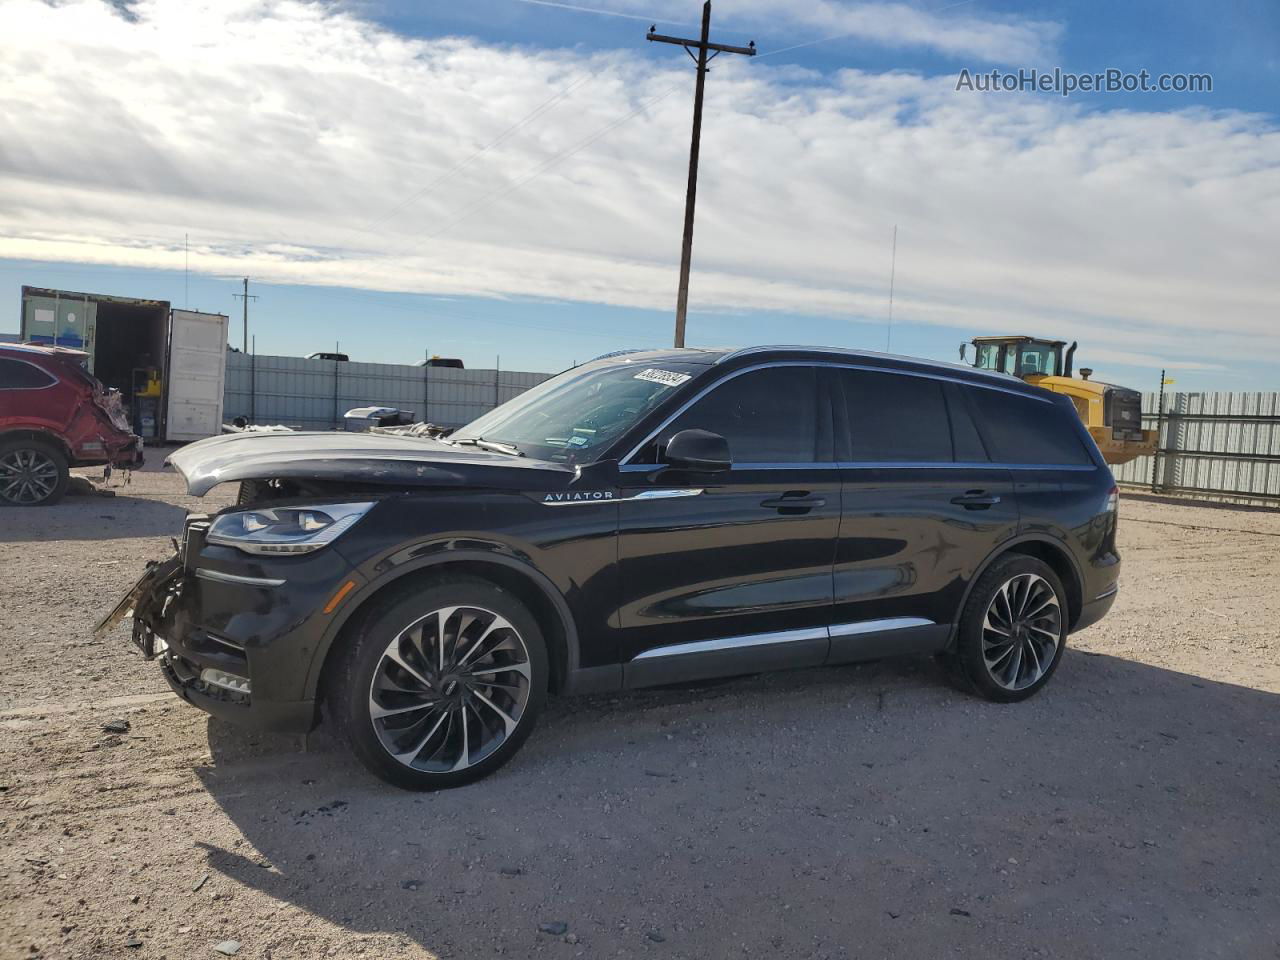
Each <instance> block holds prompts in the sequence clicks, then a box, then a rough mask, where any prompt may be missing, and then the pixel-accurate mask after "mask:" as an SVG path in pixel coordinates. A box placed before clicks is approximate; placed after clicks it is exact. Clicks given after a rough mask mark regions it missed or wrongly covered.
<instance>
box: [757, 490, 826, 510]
mask: <svg viewBox="0 0 1280 960" xmlns="http://www.w3.org/2000/svg"><path fill="white" fill-rule="evenodd" d="M826 505H827V501H826V498H825V497H809V496H805V495H804V494H802V493H801V494H785V495H783V496H781V497H770V498H769V499H768V500H761V501H760V506H762V507H767V508H769V509H771V510H777V511H778V512H779V513H808V512H809V511H810V510H812V509H813V508H814V507H825V506H826Z"/></svg>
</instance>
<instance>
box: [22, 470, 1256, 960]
mask: <svg viewBox="0 0 1280 960" xmlns="http://www.w3.org/2000/svg"><path fill="white" fill-rule="evenodd" d="M179 491H180V485H179V482H178V480H177V478H176V477H174V476H171V475H168V474H165V473H160V472H157V471H154V470H148V471H144V472H140V473H137V474H135V475H134V477H133V479H132V483H131V484H130V485H129V486H125V487H118V488H116V493H117V495H116V496H115V497H114V498H113V499H107V498H101V497H91V496H80V497H75V498H71V499H69V500H68V501H66V502H65V503H64V504H62V505H60V506H58V507H55V508H50V509H35V510H6V511H4V512H3V514H2V515H0V627H2V629H3V634H2V635H3V638H4V639H3V643H0V676H3V678H4V681H3V684H0V727H2V728H3V731H4V734H5V735H4V736H3V737H2V738H0V957H4V958H10V957H12V958H35V957H50V958H52V957H58V958H61V957H95V958H97V957H138V958H148V957H152V958H158V957H169V958H174V960H176V958H188V957H206V956H207V957H218V956H221V954H219V953H216V952H215V948H216V947H217V945H219V944H225V942H226V941H236V942H238V943H239V944H240V946H239V952H238V954H237V956H239V957H252V958H258V957H263V958H267V957H275V958H285V957H292V958H312V957H324V956H350V955H369V956H376V957H380V958H399V957H429V956H443V957H476V956H490V955H510V956H517V957H524V956H545V957H566V958H567V957H604V956H609V957H721V956H733V957H739V956H741V957H752V956H759V957H833V958H843V957H868V958H871V957H875V958H885V957H901V958H909V960H917V958H926V957H942V956H983V957H990V958H1005V957H1011V958H1021V957H1061V958H1072V960H1076V958H1085V957H1099V958H1116V957H1152V958H1160V960H1165V958H1169V957H1195V958H1213V957H1224V958H1226V957H1230V958H1238V957H1265V958H1273V960H1274V958H1276V957H1280V838H1278V836H1277V832H1278V831H1277V826H1276V816H1277V813H1278V812H1280V749H1278V748H1280V736H1278V734H1280V712H1278V709H1280V696H1278V694H1280V663H1278V659H1277V654H1278V653H1280V638H1278V636H1277V633H1278V631H1277V629H1276V623H1277V622H1278V621H1280V568H1278V567H1277V564H1276V562H1275V559H1274V558H1275V556H1276V550H1277V547H1280V514H1278V513H1276V512H1266V511H1256V510H1245V509H1228V508H1216V507H1207V506H1190V505H1180V504H1175V503H1169V502H1157V501H1152V500H1144V499H1140V498H1136V497H1126V498H1125V499H1124V501H1123V503H1122V508H1121V509H1122V520H1121V547H1122V552H1123V555H1124V560H1125V572H1124V587H1123V589H1122V590H1121V594H1120V598H1119V600H1118V602H1117V603H1116V606H1115V608H1114V610H1113V611H1112V613H1111V615H1110V617H1108V618H1107V619H1106V620H1104V621H1103V622H1102V623H1101V624H1099V625H1097V626H1095V627H1093V628H1091V629H1090V630H1088V631H1086V632H1084V633H1082V634H1078V635H1075V636H1073V637H1072V638H1071V646H1070V648H1069V649H1068V651H1067V653H1066V655H1065V660H1064V662H1063V664H1062V666H1061V668H1060V670H1059V672H1058V674H1057V675H1056V677H1055V678H1054V680H1053V682H1052V683H1051V684H1050V685H1049V687H1048V688H1047V689H1046V691H1045V692H1044V693H1043V694H1041V695H1040V696H1038V697H1036V698H1034V699H1033V700H1031V701H1029V702H1027V703H1024V704H1021V705H1014V706H997V705H994V704H988V703H985V702H981V701H978V700H975V699H971V698H968V697H965V696H963V695H961V694H959V693H956V692H953V691H952V690H951V689H950V688H949V687H947V685H946V684H945V683H944V682H943V678H942V676H941V674H940V671H939V670H938V669H937V668H936V666H935V665H934V664H933V663H932V661H929V660H907V661H901V662H884V663H880V664H872V665H864V666H857V667H845V668H833V669H819V670H809V671H804V672H797V673H788V674H780V675H774V676H767V677H755V678H747V679H742V680H736V681H733V682H730V683H726V684H721V685H718V686H707V687H702V688H683V689H675V690H661V691H649V692H642V693H637V694H634V695H627V696H620V697H597V698H590V699H581V700H561V701H555V702H553V703H552V704H551V705H550V706H549V708H548V710H547V712H546V714H545V715H544V718H543V721H542V723H541V726H540V728H539V730H538V731H537V732H536V733H535V735H534V736H533V738H532V739H531V740H530V741H529V743H527V744H526V746H525V747H524V749H523V750H522V751H521V753H520V754H519V755H518V756H517V757H516V759H515V760H513V761H512V762H511V763H510V764H509V765H508V766H507V767H506V768H504V769H503V770H502V771H500V772H499V773H498V774H497V775H495V776H494V777H491V778H490V779H488V780H486V781H483V782H481V783H479V784H476V785H474V786H471V787H468V788H465V789H462V790H455V791H452V792H447V793H442V794H435V795H425V796H422V795H413V794H408V793H403V792H399V791H396V790H393V789H391V788H388V787H385V786H383V785H381V784H379V783H378V782H376V781H374V780H373V779H372V778H370V777H369V776H368V775H366V774H365V773H364V772H363V771H362V769H361V768H359V767H357V766H356V765H355V763H354V762H353V761H352V760H350V759H348V757H347V756H346V754H345V752H344V751H343V749H342V748H341V747H340V746H339V745H338V744H336V743H333V742H331V741H330V740H329V739H328V738H327V737H326V736H325V734H324V733H323V731H322V732H320V733H317V734H314V735H312V737H310V738H309V740H308V742H306V743H303V742H302V741H301V740H300V738H286V737H273V736H267V735H260V734H252V733H247V732H242V731H239V730H236V729H234V728H230V727H228V726H226V725H224V724H221V723H218V722H216V721H212V720H209V719H208V718H206V717H205V715H204V714H202V713H200V712H198V711H196V710H194V709H191V708H189V707H187V706H185V705H183V704H181V703H180V702H179V701H177V700H176V699H175V698H173V697H172V696H171V695H169V694H168V692H167V688H166V687H165V685H164V683H163V681H162V680H161V678H160V676H159V675H158V673H157V672H156V670H155V668H154V666H153V665H150V664H146V663H144V662H143V661H142V660H141V658H140V657H139V656H138V655H137V654H136V653H134V652H133V651H132V650H131V648H130V646H129V645H128V642H127V639H126V632H125V630H124V628H118V629H117V631H116V632H115V634H114V635H113V636H111V637H109V638H107V639H106V640H104V641H102V642H101V643H95V642H93V641H92V640H91V639H89V631H90V629H91V627H92V624H93V622H94V621H95V620H96V619H97V617H98V616H99V615H100V614H102V613H103V612H104V611H105V609H106V608H108V607H109V606H110V605H111V604H112V603H114V602H115V600H116V599H117V598H118V596H119V595H120V594H122V593H123V591H124V590H125V589H126V587H127V586H128V584H129V582H130V581H131V580H132V579H133V578H134V577H135V576H136V575H137V574H138V572H139V570H140V568H141V564H142V562H143V561H144V560H145V559H147V558H148V557H154V556H160V555H162V554H163V552H164V551H165V550H166V549H167V543H168V538H169V536H171V535H172V534H173V533H174V532H175V531H176V530H177V529H178V527H179V525H180V522H181V518H182V516H183V513H184V511H185V510H188V509H191V510H197V509H198V510H209V509H210V508H211V507H212V508H216V507H218V506H221V505H222V504H224V503H226V502H227V500H226V498H225V496H224V497H223V498H222V499H219V498H218V497H217V491H215V496H214V497H211V498H207V499H205V500H203V501H197V500H193V499H191V498H188V497H185V496H183V495H181V493H180V492H179ZM115 719H123V720H127V721H128V722H129V725H130V727H129V730H128V731H127V732H126V733H124V734H112V733H107V732H104V731H103V729H102V727H103V724H104V723H106V722H108V721H111V720H115ZM540 927H541V928H542V929H540ZM226 949H228V950H229V949H231V947H230V945H227V946H226Z"/></svg>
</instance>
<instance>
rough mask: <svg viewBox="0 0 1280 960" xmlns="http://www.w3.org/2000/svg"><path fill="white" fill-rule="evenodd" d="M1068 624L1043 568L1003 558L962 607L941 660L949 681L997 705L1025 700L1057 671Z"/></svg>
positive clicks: (1053, 580) (1057, 589)
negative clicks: (952, 647) (950, 643)
mask: <svg viewBox="0 0 1280 960" xmlns="http://www.w3.org/2000/svg"><path fill="white" fill-rule="evenodd" d="M1069 621H1070V610H1069V609H1068V607H1067V596H1066V591H1065V590H1063V588H1062V582H1061V581H1060V580H1059V579H1058V575H1057V574H1056V573H1054V572H1053V570H1052V568H1050V567H1049V565H1048V564H1046V563H1044V562H1042V561H1040V560H1037V559H1036V558H1035V557H1027V556H1023V555H1021V554H1008V555H1006V556H1003V557H1001V558H999V559H998V560H996V561H995V562H994V563H993V564H991V566H990V567H988V568H987V570H986V571H985V572H983V574H982V576H980V577H979V578H978V580H977V582H976V583H975V584H974V586H973V590H972V591H971V592H970V594H969V599H968V600H967V601H966V602H965V605H964V610H963V611H962V613H961V615H960V629H959V633H958V636H957V639H956V649H955V650H954V651H953V652H951V653H949V654H947V656H946V658H945V659H946V661H947V664H948V666H949V667H950V670H951V675H952V679H953V680H954V681H955V682H956V683H957V685H958V686H960V687H962V688H963V689H965V690H967V691H968V692H971V693H976V694H978V695H979V696H982V697H985V698H986V699H988V700H994V701H996V702H997V703H1013V702H1016V701H1019V700H1025V699H1027V698H1028V697H1030V696H1032V695H1033V694H1035V693H1037V692H1038V691H1039V690H1040V689H1041V688H1043V687H1044V685H1045V684H1046V683H1048V682H1049V678H1050V677H1052V676H1053V674H1054V671H1056V670H1057V669H1058V664H1059V662H1061V660H1062V651H1063V650H1064V649H1065V648H1066V645H1067V625H1068V623H1069Z"/></svg>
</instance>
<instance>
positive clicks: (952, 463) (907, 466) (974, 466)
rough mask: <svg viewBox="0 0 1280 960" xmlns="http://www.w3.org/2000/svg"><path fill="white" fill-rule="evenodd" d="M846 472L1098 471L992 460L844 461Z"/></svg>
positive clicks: (1081, 466)
mask: <svg viewBox="0 0 1280 960" xmlns="http://www.w3.org/2000/svg"><path fill="white" fill-rule="evenodd" d="M838 466H840V467H841V468H842V469H845V470H1075V471H1089V470H1097V469H1098V467H1097V465H1096V464H1093V463H996V462H995V461H992V460H981V461H959V460H944V461H937V460H921V461H912V460H842V461H840V463H839V464H838Z"/></svg>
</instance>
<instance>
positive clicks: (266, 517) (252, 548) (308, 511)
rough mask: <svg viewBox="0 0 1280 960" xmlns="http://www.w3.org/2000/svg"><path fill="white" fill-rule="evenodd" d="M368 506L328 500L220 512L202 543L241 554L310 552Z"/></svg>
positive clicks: (347, 526) (353, 522) (338, 534)
mask: <svg viewBox="0 0 1280 960" xmlns="http://www.w3.org/2000/svg"><path fill="white" fill-rule="evenodd" d="M372 506H373V504H372V503H328V504H322V505H320V506H315V507H309V506H308V507H263V508H261V509H259V510H240V511H237V512H235V513H224V514H222V515H221V516H220V517H217V518H216V519H214V521H213V525H212V526H210V527H209V533H208V536H206V537H205V542H206V543H216V544H221V545H223V546H227V547H235V548H236V549H238V550H243V551H244V552H245V553H256V554H296V553H311V551H313V550H319V549H320V548H321V547H323V546H326V545H328V544H330V543H332V542H333V541H334V540H336V539H337V538H338V537H340V536H341V535H342V534H343V533H344V532H346V530H348V529H349V528H350V527H352V526H353V525H354V524H355V522H356V521H357V520H359V519H360V518H361V517H363V516H364V515H365V514H366V513H368V512H369V508H370V507H372Z"/></svg>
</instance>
